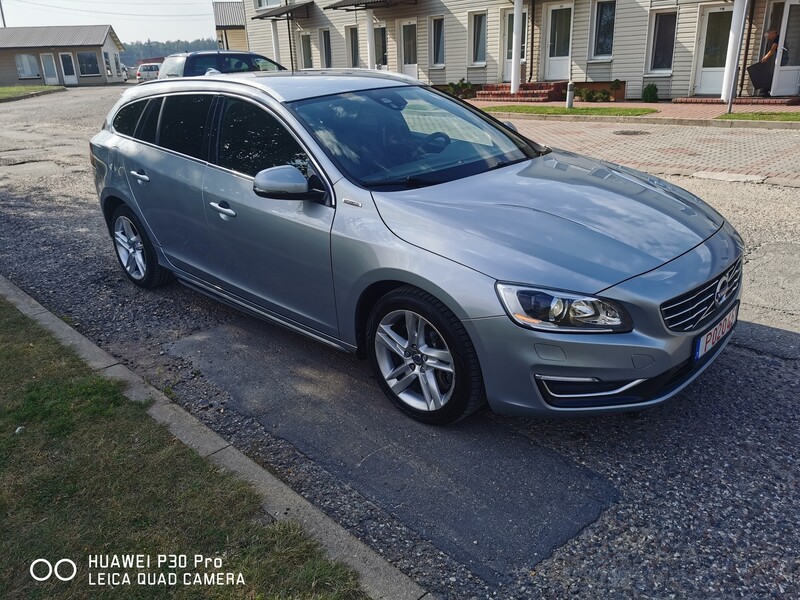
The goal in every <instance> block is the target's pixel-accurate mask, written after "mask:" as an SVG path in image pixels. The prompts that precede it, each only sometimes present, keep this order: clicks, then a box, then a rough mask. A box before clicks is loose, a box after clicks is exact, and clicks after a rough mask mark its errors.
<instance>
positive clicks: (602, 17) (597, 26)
mask: <svg viewBox="0 0 800 600" xmlns="http://www.w3.org/2000/svg"><path fill="white" fill-rule="evenodd" d="M616 12H617V3H616V0H612V1H611V2H598V3H597V4H596V5H595V23H594V53H593V56H594V57H595V58H597V57H608V56H611V54H612V51H613V49H614V17H615V16H616Z"/></svg>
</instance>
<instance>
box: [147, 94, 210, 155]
mask: <svg viewBox="0 0 800 600" xmlns="http://www.w3.org/2000/svg"><path fill="white" fill-rule="evenodd" d="M212 99H213V96H211V95H210V94H185V95H179V96H168V97H167V98H166V99H165V100H164V108H163V109H162V111H161V125H160V129H159V134H158V145H159V146H161V147H163V148H167V149H169V150H174V151H175V152H180V153H181V154H185V155H186V156H192V157H194V158H199V159H201V160H204V151H203V143H204V141H205V135H206V122H207V121H208V112H209V109H210V108H211V101H212Z"/></svg>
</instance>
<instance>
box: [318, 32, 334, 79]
mask: <svg viewBox="0 0 800 600" xmlns="http://www.w3.org/2000/svg"><path fill="white" fill-rule="evenodd" d="M317 32H318V36H317V40H318V41H319V63H320V65H319V66H320V68H322V69H332V68H333V48H331V30H330V27H320V28H319V29H318V30H317ZM325 32H327V33H328V41H327V42H326V41H325ZM326 48H327V52H326V51H325V50H326ZM326 55H330V57H331V60H330V64H325V63H326V60H325V59H326V58H327V57H326Z"/></svg>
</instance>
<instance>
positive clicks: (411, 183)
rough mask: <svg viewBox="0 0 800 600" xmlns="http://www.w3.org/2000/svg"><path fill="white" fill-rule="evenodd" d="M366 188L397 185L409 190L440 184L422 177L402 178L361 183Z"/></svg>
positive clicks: (437, 181)
mask: <svg viewBox="0 0 800 600" xmlns="http://www.w3.org/2000/svg"><path fill="white" fill-rule="evenodd" d="M363 183H364V185H365V186H366V187H396V186H399V185H402V186H405V187H409V188H420V187H427V186H429V185H436V184H437V183H442V182H441V181H439V180H436V179H425V178H424V177H413V176H408V177H403V178H401V179H387V180H385V181H365V182H363Z"/></svg>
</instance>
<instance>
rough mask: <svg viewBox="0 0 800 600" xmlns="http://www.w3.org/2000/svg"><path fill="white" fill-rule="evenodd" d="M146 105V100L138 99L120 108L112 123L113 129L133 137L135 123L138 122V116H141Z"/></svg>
mask: <svg viewBox="0 0 800 600" xmlns="http://www.w3.org/2000/svg"><path fill="white" fill-rule="evenodd" d="M146 105H147V100H140V101H139V102H133V103H132V104H128V105H127V106H123V107H122V108H120V109H119V111H117V114H116V116H115V117H114V121H113V123H112V125H113V127H114V131H116V132H117V133H121V134H122V135H129V136H131V137H133V134H134V132H135V131H136V124H137V123H138V122H139V117H141V116H142V112H143V111H144V107H145V106H146Z"/></svg>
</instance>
